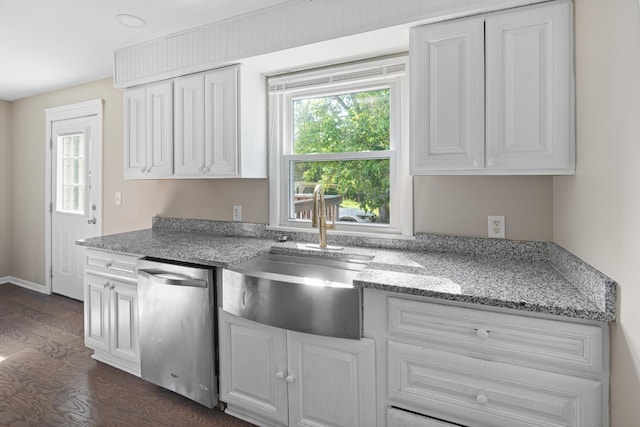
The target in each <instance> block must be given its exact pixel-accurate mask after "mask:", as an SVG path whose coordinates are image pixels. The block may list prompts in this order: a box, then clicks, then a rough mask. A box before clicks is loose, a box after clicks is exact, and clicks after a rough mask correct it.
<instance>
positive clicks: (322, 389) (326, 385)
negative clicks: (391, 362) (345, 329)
mask: <svg viewBox="0 0 640 427" xmlns="http://www.w3.org/2000/svg"><path fill="white" fill-rule="evenodd" d="M287 345H288V350H287V360H288V364H289V373H288V374H289V375H288V377H287V381H288V382H289V425H290V426H310V425H313V426H360V427H368V426H375V425H376V402H375V344H374V341H373V340H371V339H366V338H365V339H362V340H349V339H340V338H329V337H322V336H318V335H309V334H302V333H298V332H288V333H287Z"/></svg>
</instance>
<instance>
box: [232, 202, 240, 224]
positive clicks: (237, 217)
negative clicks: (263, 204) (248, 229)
mask: <svg viewBox="0 0 640 427" xmlns="http://www.w3.org/2000/svg"><path fill="white" fill-rule="evenodd" d="M233 220H234V221H242V206H240V205H234V206H233Z"/></svg>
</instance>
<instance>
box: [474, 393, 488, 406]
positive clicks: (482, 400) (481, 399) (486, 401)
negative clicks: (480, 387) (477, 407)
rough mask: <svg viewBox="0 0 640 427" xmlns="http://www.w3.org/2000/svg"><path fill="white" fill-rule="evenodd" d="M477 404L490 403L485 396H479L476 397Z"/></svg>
mask: <svg viewBox="0 0 640 427" xmlns="http://www.w3.org/2000/svg"><path fill="white" fill-rule="evenodd" d="M476 402H478V403H479V404H481V405H486V404H487V403H489V399H488V398H487V396H485V395H484V394H479V395H477V396H476Z"/></svg>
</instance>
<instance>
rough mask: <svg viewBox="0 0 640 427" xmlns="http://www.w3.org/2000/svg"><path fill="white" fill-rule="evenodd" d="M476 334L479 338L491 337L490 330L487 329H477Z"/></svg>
mask: <svg viewBox="0 0 640 427" xmlns="http://www.w3.org/2000/svg"><path fill="white" fill-rule="evenodd" d="M476 336H477V337H478V338H481V339H483V340H486V339H487V338H489V331H487V330H486V329H476Z"/></svg>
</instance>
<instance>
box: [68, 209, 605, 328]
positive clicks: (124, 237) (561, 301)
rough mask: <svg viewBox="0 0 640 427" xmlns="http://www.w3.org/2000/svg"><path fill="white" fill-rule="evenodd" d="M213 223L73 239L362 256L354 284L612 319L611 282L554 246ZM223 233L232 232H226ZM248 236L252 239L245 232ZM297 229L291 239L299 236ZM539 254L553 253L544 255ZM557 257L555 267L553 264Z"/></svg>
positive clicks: (176, 251)
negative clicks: (352, 236)
mask: <svg viewBox="0 0 640 427" xmlns="http://www.w3.org/2000/svg"><path fill="white" fill-rule="evenodd" d="M155 219H156V218H154V220H155ZM161 222H162V221H161ZM218 224H224V225H223V227H224V230H221V229H219V228H214V229H213V230H212V229H202V227H200V228H198V227H192V228H189V229H188V231H185V229H183V228H184V227H182V226H181V227H173V225H172V226H167V227H165V226H157V224H155V221H154V228H152V229H147V230H139V231H132V232H127V233H121V234H114V235H108V236H101V237H95V238H89V239H85V240H81V241H79V242H78V244H80V245H83V246H86V247H89V248H95V249H102V250H108V251H114V252H121V253H127V254H136V255H141V256H148V257H153V258H160V259H166V260H173V261H182V262H190V263H195V264H201V265H208V266H214V267H222V268H228V267H233V266H234V265H235V264H238V263H240V262H243V261H246V260H248V259H251V258H253V257H255V256H257V255H260V254H262V253H266V252H277V253H297V254H318V253H319V252H322V255H324V256H333V257H340V258H343V257H351V258H358V259H363V260H367V261H369V264H368V266H367V267H366V268H365V269H364V270H363V271H362V272H360V274H359V275H358V276H357V277H356V279H355V280H354V282H353V284H354V286H356V287H362V288H370V289H378V290H384V291H391V292H398V293H403V294H410V295H419V296H426V297H432V298H438V299H445V300H450V301H460V302H465V303H472V304H480V305H485V306H492V307H502V308H509V309H515V310H521V311H529V312H535V313H545V314H552V315H559V316H565V317H570V318H576V319H588V320H597V321H613V320H614V319H615V298H616V283H615V282H614V281H613V280H611V279H609V278H608V277H606V276H604V275H602V274H601V273H599V272H598V271H597V270H594V269H593V268H592V267H590V266H588V265H586V264H584V263H583V262H582V261H581V260H579V259H578V258H575V257H574V256H573V255H571V254H569V253H568V252H566V251H564V250H563V249H562V248H559V247H557V246H556V245H553V244H548V243H544V242H542V246H540V245H534V251H533V252H534V254H533V255H532V256H531V255H530V252H531V250H530V248H525V249H524V250H523V251H522V253H523V254H524V255H522V254H519V255H518V256H517V257H515V258H516V259H512V258H509V257H507V256H493V257H481V256H477V255H476V256H474V255H469V254H468V253H467V252H468V251H467V249H465V251H458V252H461V253H455V252H456V251H455V248H456V247H455V245H454V246H453V249H452V240H451V239H447V248H446V251H443V252H437V251H435V250H434V249H437V246H434V244H433V239H431V240H430V243H429V247H428V249H429V250H424V249H420V250H416V248H417V247H424V245H425V244H424V242H422V243H420V242H415V241H414V242H411V241H409V242H406V243H401V244H400V246H406V247H407V248H406V249H401V248H397V247H396V248H392V249H389V248H386V249H380V248H375V247H364V246H363V245H364V244H366V242H365V243H363V242H362V241H361V239H359V240H357V241H356V243H357V245H353V246H345V248H344V249H343V250H341V251H335V252H334V251H331V252H327V251H319V250H317V249H310V248H308V247H307V246H306V244H305V242H300V241H299V240H298V239H295V241H292V240H290V241H288V242H284V243H280V242H277V241H276V239H275V238H274V236H277V233H273V232H269V231H268V230H267V231H265V230H264V228H262V229H255V228H252V227H251V226H245V227H243V226H240V227H243V228H242V230H241V232H238V230H232V231H231V232H230V231H229V229H228V228H227V226H236V227H238V225H237V224H231V223H217V224H216V226H217V225H218ZM229 224H231V225H229ZM163 225H166V224H163ZM189 225H193V224H189ZM262 227H264V226H262ZM260 230H262V231H260ZM222 231H223V232H222ZM230 233H233V234H234V235H227V234H230ZM247 234H250V235H258V236H259V237H247V236H246V235H247ZM297 234H300V233H297ZM297 234H296V236H295V237H299V236H298V235H297ZM456 239H459V244H460V245H463V246H464V245H466V246H465V248H468V247H469V245H482V244H494V242H489V240H494V239H469V238H454V240H453V242H454V243H455V241H456ZM307 240H308V239H307ZM418 240H420V239H418ZM423 240H424V239H423ZM436 241H437V239H436ZM340 243H342V242H340ZM504 244H505V245H507V246H505V247H506V248H507V249H508V250H509V251H510V252H513V250H512V246H513V245H514V243H513V242H509V241H506V242H505V243H504ZM516 245H517V243H516ZM523 245H528V246H531V245H530V242H529V243H527V242H523ZM547 245H553V246H552V247H547ZM387 246H389V244H387ZM544 251H547V252H549V253H551V255H552V256H551V257H549V256H546V255H545V252H544ZM554 251H555V252H554ZM451 252H453V253H451ZM476 252H477V250H476ZM556 252H557V253H556ZM474 253H475V252H474ZM541 253H542V255H540V254H541ZM498 255H499V254H498ZM558 260H559V261H558ZM552 261H556V263H555V264H554V263H553V262H552ZM558 262H560V263H561V264H560V265H558ZM562 270H566V271H564V272H563V273H564V275H563V274H561V273H560V272H559V271H562ZM572 274H573V276H575V277H572ZM565 276H567V277H569V279H571V280H569V279H567V278H566V277H565ZM586 282H588V283H586Z"/></svg>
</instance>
